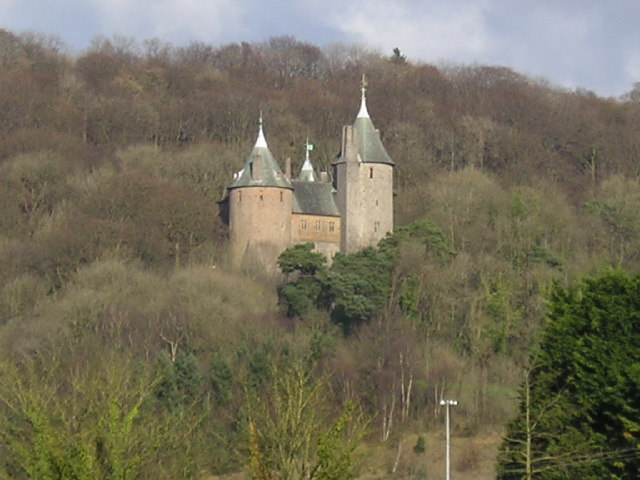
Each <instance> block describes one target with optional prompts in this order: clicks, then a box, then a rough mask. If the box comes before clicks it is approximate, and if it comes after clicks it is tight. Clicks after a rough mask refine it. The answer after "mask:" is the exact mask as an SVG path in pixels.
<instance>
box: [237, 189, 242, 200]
mask: <svg viewBox="0 0 640 480" xmlns="http://www.w3.org/2000/svg"><path fill="white" fill-rule="evenodd" d="M241 201H242V190H240V191H239V192H238V202H241Z"/></svg>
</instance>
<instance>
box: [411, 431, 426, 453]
mask: <svg viewBox="0 0 640 480" xmlns="http://www.w3.org/2000/svg"><path fill="white" fill-rule="evenodd" d="M413 451H414V453H416V454H418V455H422V454H423V453H424V452H426V451H427V441H426V439H425V438H424V435H418V438H417V439H416V444H415V445H414V446H413Z"/></svg>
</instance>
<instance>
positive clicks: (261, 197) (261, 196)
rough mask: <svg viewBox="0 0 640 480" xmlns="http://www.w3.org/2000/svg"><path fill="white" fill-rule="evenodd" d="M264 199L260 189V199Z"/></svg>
mask: <svg viewBox="0 0 640 480" xmlns="http://www.w3.org/2000/svg"><path fill="white" fill-rule="evenodd" d="M262 200H264V196H263V195H262V190H260V201H262Z"/></svg>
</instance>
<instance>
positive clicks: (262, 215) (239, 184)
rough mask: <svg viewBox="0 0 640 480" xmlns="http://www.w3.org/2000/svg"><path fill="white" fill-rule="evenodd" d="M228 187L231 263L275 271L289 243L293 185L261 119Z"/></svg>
mask: <svg viewBox="0 0 640 480" xmlns="http://www.w3.org/2000/svg"><path fill="white" fill-rule="evenodd" d="M228 190H229V236H230V247H231V260H232V262H233V263H234V264H235V265H236V266H240V265H245V266H251V265H252V264H258V266H259V267H266V269H267V270H275V269H276V260H277V258H278V255H280V253H282V251H283V250H285V249H286V248H287V247H289V246H290V244H291V212H292V205H293V187H292V186H291V183H290V182H289V179H288V178H287V177H286V176H285V175H284V174H283V173H282V170H280V167H279V166H278V163H277V162H276V160H275V158H274V157H273V155H272V154H271V151H270V150H269V147H268V146H267V142H266V139H265V136H264V133H263V130H262V118H260V127H259V131H258V138H257V140H256V143H255V145H254V147H253V150H252V151H251V153H250V155H249V156H248V158H247V160H246V161H245V163H244V167H243V169H242V170H240V171H239V172H237V173H236V174H235V175H234V182H233V183H232V184H231V186H229V187H228Z"/></svg>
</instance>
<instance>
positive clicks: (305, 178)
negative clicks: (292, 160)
mask: <svg viewBox="0 0 640 480" xmlns="http://www.w3.org/2000/svg"><path fill="white" fill-rule="evenodd" d="M311 147H312V146H311V145H310V144H309V141H308V140H307V147H306V155H305V158H304V163H303V164H302V168H301V169H300V175H298V180H299V181H301V182H315V181H316V173H315V171H314V170H313V165H312V164H311V159H310V158H309V151H310V150H311Z"/></svg>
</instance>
